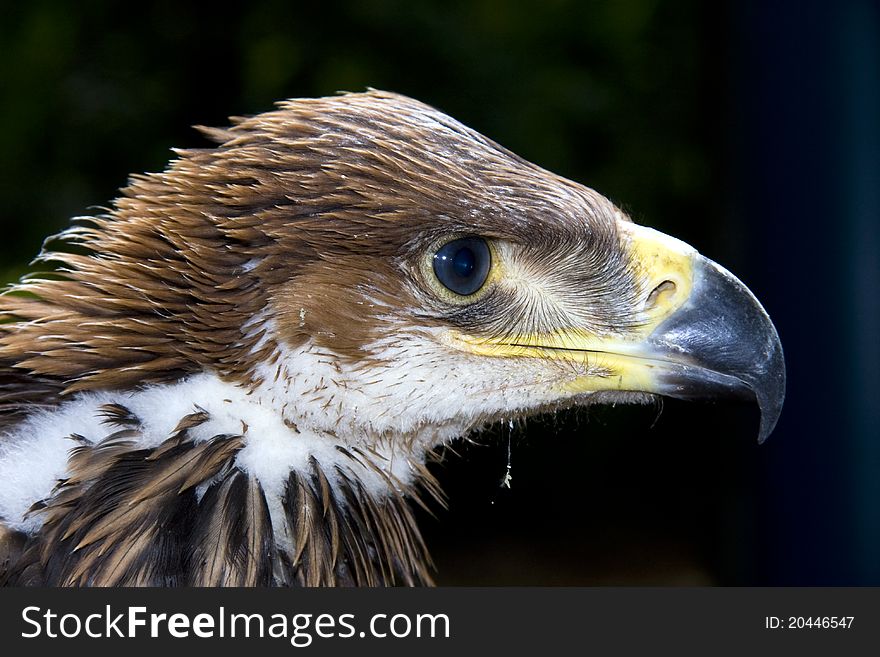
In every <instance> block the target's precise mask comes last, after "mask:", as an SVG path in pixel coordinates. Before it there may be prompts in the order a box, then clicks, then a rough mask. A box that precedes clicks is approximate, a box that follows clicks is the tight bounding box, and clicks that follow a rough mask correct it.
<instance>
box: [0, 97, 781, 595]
mask: <svg viewBox="0 0 880 657" xmlns="http://www.w3.org/2000/svg"><path fill="white" fill-rule="evenodd" d="M197 127H198V129H199V130H200V131H201V132H202V133H203V134H204V135H206V136H207V138H208V139H209V140H210V142H211V145H210V147H207V148H194V149H184V150H175V151H174V153H175V159H173V160H172V161H171V163H170V164H169V165H168V166H167V168H166V169H165V171H164V172H162V173H151V174H145V175H135V176H133V177H132V178H131V179H130V180H129V182H128V185H127V187H125V188H124V189H123V190H122V191H121V193H120V196H119V197H118V198H117V199H116V200H115V201H113V203H112V206H111V207H110V208H108V209H106V210H104V211H103V214H96V215H95V216H89V217H78V218H76V219H74V220H73V222H72V224H71V226H70V227H69V228H67V229H66V230H64V231H63V232H61V233H60V234H58V235H56V236H54V237H52V238H49V239H48V240H47V241H46V243H45V244H44V247H43V250H42V252H41V254H40V256H38V258H37V261H36V262H38V263H41V264H42V267H41V270H42V273H33V274H30V275H27V276H25V277H24V278H23V279H22V280H21V281H19V282H18V283H16V284H14V285H12V286H11V287H10V288H9V289H8V290H7V291H6V293H5V294H4V295H3V296H2V297H0V583H3V584H6V585H13V586H22V585H41V586H330V585H341V586H390V585H407V586H417V585H429V584H431V583H432V575H433V566H432V565H431V561H430V557H429V554H428V550H427V548H426V546H425V543H424V541H423V539H422V538H421V536H420V534H419V531H418V528H417V527H416V522H415V515H414V509H415V508H416V506H423V507H426V508H429V509H430V508H436V507H434V504H435V503H436V502H439V503H441V504H442V502H443V498H442V492H441V490H440V489H439V486H438V483H437V481H436V479H435V478H434V477H432V474H431V471H430V470H429V467H428V466H429V465H430V463H431V462H432V460H433V459H436V458H438V453H439V452H438V450H439V449H440V448H441V447H442V446H444V445H448V444H450V443H452V442H453V441H455V440H457V439H460V438H462V437H465V436H467V435H469V434H470V433H471V432H473V431H475V430H477V429H480V428H481V427H485V426H487V425H491V424H492V423H495V422H498V421H499V420H500V419H501V418H506V419H509V418H525V417H528V416H531V415H534V414H538V413H545V412H552V411H555V410H557V409H563V408H567V407H572V406H584V405H590V404H597V403H645V402H653V401H654V400H656V397H657V396H658V395H661V396H662V395H665V396H671V397H676V398H701V397H735V398H745V399H749V400H752V401H756V402H757V404H758V406H759V407H760V411H761V421H760V428H759V432H758V433H759V440H763V439H764V438H766V437H767V435H768V434H769V433H770V432H771V431H772V429H773V427H774V425H775V423H776V420H777V418H778V416H779V414H780V410H781V407H782V401H783V397H784V389H785V366H784V360H783V354H782V348H781V345H780V341H779V337H778V335H777V332H776V329H775V328H774V326H773V324H772V322H771V320H770V319H769V317H768V315H767V313H766V312H765V311H764V309H763V308H762V306H761V304H760V303H759V302H758V301H757V300H756V298H755V297H754V295H753V294H752V293H751V292H750V291H749V290H748V289H747V288H746V287H745V285H744V284H743V283H741V282H740V281H739V280H738V279H737V278H736V277H735V276H734V275H732V274H731V273H729V272H728V271H727V270H725V269H724V268H722V267H721V266H719V265H717V264H715V263H714V262H712V261H711V260H709V259H707V258H705V257H703V256H701V255H700V254H699V253H698V252H697V251H696V250H695V249H694V248H692V247H691V246H689V245H688V244H686V243H684V242H682V241H679V240H677V239H675V238H673V237H670V236H667V235H665V234H663V233H661V232H658V231H657V230H654V229H651V228H648V227H645V226H640V225H637V224H635V223H633V222H632V221H631V219H630V218H629V217H628V216H627V215H626V214H625V213H624V212H623V211H622V210H620V209H619V208H618V207H616V206H615V205H614V204H613V203H612V202H611V201H609V200H608V199H607V198H605V197H604V196H602V195H601V194H599V193H597V192H596V191H593V190H592V189H589V188H587V187H584V186H582V185H580V184H577V183H574V182H571V181H569V180H567V179H565V178H562V177H560V176H558V175H555V174H553V173H550V172H548V171H546V170H544V169H542V168H541V167H539V166H536V165H535V164H532V163H530V162H528V161H526V160H524V159H523V158H521V157H518V156H517V155H515V154H513V153H511V152H510V151H508V150H506V149H505V148H503V147H501V146H500V145H498V144H497V143H495V142H494V141H492V140H490V139H488V138H486V137H484V136H482V135H481V134H479V133H478V132H476V131H474V130H472V129H470V128H468V127H466V126H464V125H463V124H461V123H459V122H458V121H456V120H454V119H452V118H450V117H449V116H447V115H445V114H443V113H441V112H440V111H438V110H436V109H434V108H432V107H430V106H428V105H425V104H423V103H421V102H418V101H416V100H413V99H410V98H407V97H405V96H402V95H397V94H394V93H387V92H382V91H378V90H369V91H367V92H364V93H347V94H341V95H337V96H333V97H327V98H312V99H296V100H288V101H284V102H281V103H278V104H277V106H276V108H275V109H273V110H271V111H268V112H265V113H262V114H257V115H254V116H250V117H233V118H232V119H231V121H230V126H229V127H226V128H206V127H201V126H197Z"/></svg>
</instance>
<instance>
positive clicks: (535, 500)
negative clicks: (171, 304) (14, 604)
mask: <svg viewBox="0 0 880 657" xmlns="http://www.w3.org/2000/svg"><path fill="white" fill-rule="evenodd" d="M878 25H880V10H878V7H877V5H876V4H875V3H872V2H868V1H867V0H865V1H861V2H860V1H857V0H853V1H852V2H828V3H821V2H758V1H757V0H752V1H746V2H737V3H730V4H729V5H728V4H725V3H705V2H697V1H696V0H683V1H680V2H659V1H649V0H619V1H616V2H594V1H589V2H585V1H575V0H544V1H538V0H534V1H526V2H513V1H509V2H504V1H501V0H473V1H464V0H460V1H457V2H436V3H420V2H412V1H410V2H405V1H397V0H394V1H392V0H384V1H376V2H336V3H317V2H312V3H298V2H281V1H265V0H264V1H257V2H249V3H246V4H245V3H242V6H241V7H239V8H238V9H236V10H232V9H221V8H220V5H217V4H215V5H213V8H211V6H208V5H203V6H202V8H196V7H195V6H194V5H193V6H189V5H186V4H184V3H182V2H143V3H125V4H123V3H113V2H88V3H62V2H50V1H34V2H30V3H11V2H5V3H3V5H2V8H0V226H2V229H3V239H2V241H0V277H2V279H3V281H6V282H8V281H11V280H14V279H15V278H17V277H18V276H19V275H20V274H21V273H22V272H24V271H26V267H27V262H28V260H29V259H30V258H31V257H33V256H34V255H35V254H36V253H37V252H38V251H39V248H40V244H41V241H42V239H43V238H44V237H45V236H46V235H48V234H50V233H52V232H54V231H57V230H60V229H61V228H63V227H64V226H65V225H66V224H67V221H68V219H69V217H71V216H74V215H77V214H88V213H89V212H91V211H97V210H95V207H96V206H102V205H106V204H107V203H108V201H109V200H110V199H111V198H112V197H113V196H114V195H115V193H116V190H117V189H118V188H119V187H120V186H122V185H123V184H124V183H125V181H126V177H127V175H128V174H129V173H133V172H140V171H155V170H159V169H161V168H162V167H163V166H164V165H165V163H166V162H167V160H168V159H169V157H170V152H169V148H170V147H172V146H180V147H187V146H199V145H204V142H203V140H202V139H201V138H200V137H199V136H198V135H197V134H196V133H195V131H193V130H192V129H190V128H189V126H190V125H192V124H206V125H223V124H224V123H225V121H226V117H227V116H228V115H230V114H250V113H257V112H260V111H264V110H266V109H269V108H271V106H272V103H273V102H274V101H276V100H279V99H282V98H287V97H297V96H315V95H324V94H331V93H334V92H336V91H338V90H351V91H358V90H363V89H364V88H365V87H368V86H369V87H377V88H383V89H389V90H393V91H398V92H402V93H405V94H409V95H412V96H414V97H417V98H419V99H421V100H424V101H426V102H428V103H431V104H433V105H435V106H437V107H439V108H440V109H442V110H444V111H446V112H448V113H450V114H452V115H453V116H455V117H456V118H458V119H460V120H462V121H463V122H465V123H467V124H468V125H470V126H472V127H474V128H476V129H478V130H480V131H481V132H483V133H485V134H487V135H488V136H490V137H492V138H493V139H495V140H497V141H499V142H501V143H502V144H504V145H505V146H507V147H509V148H511V149H512V150H514V151H516V152H517V153H519V154H520V155H522V156H524V157H526V158H528V159H530V160H533V161H535V162H537V163H538V164H540V165H542V166H545V167H547V168H549V169H551V170H554V171H556V172H558V173H560V174H563V175H565V176H568V177H570V178H573V179H575V180H577V181H580V182H583V183H586V184H588V185H589V186H591V187H594V188H596V189H598V190H599V191H601V192H603V193H604V194H606V195H607V196H609V197H610V198H611V199H613V200H614V201H616V202H618V203H619V204H621V205H622V206H623V207H624V208H625V209H627V210H628V211H629V212H630V213H631V214H632V215H633V217H634V218H635V220H636V221H638V222H641V223H646V224H649V225H651V226H654V227H656V228H659V229H661V230H664V231H666V232H669V233H671V234H674V235H676V236H677V237H680V238H682V239H684V240H686V241H688V242H690V243H691V244H693V245H694V246H696V247H697V248H698V249H699V250H700V251H701V252H703V253H704V254H705V255H707V256H709V257H711V258H713V259H715V260H717V261H719V262H721V263H722V264H724V265H726V266H728V267H729V268H730V269H732V270H733V271H734V272H735V273H737V274H738V275H739V276H740V277H741V278H742V279H743V280H744V281H745V282H746V284H748V285H749V286H750V287H751V288H752V290H753V291H754V292H755V293H756V294H757V296H758V297H759V298H760V299H761V300H762V301H763V303H764V305H765V306H766V308H767V310H768V311H769V313H770V315H771V316H772V317H773V318H774V320H775V321H776V324H777V326H778V328H779V332H780V335H781V337H782V341H783V345H784V347H785V349H786V355H787V362H788V368H789V377H790V378H789V388H788V399H787V403H786V407H785V409H784V411H783V415H782V418H781V420H780V424H779V427H778V429H777V431H776V433H775V434H774V435H773V436H771V438H770V440H769V441H768V442H767V443H766V444H765V445H763V446H758V445H756V444H755V442H754V436H755V434H756V430H757V412H756V411H755V410H754V409H752V408H750V407H748V406H736V405H725V404H697V403H683V402H675V401H665V402H664V403H663V404H662V405H658V406H655V407H638V408H605V409H593V410H590V411H582V412H580V413H571V414H564V415H558V416H555V417H551V418H545V419H542V420H536V421H533V422H530V423H528V424H527V425H525V426H524V427H517V428H516V429H515V430H514V431H513V432H512V433H513V436H512V447H513V448H512V474H513V487H512V489H510V490H507V489H502V488H500V487H499V482H500V480H501V478H502V477H503V475H504V472H505V467H506V462H507V441H508V439H509V434H510V431H509V430H507V429H505V428H497V427H496V428H494V429H491V430H489V431H487V432H486V433H485V434H483V435H482V436H478V437H477V441H478V442H479V443H480V445H462V446H459V447H457V448H456V449H457V450H458V451H459V452H460V454H461V456H462V458H458V457H452V458H450V459H449V460H448V461H447V463H446V464H445V465H444V466H442V467H440V468H438V469H437V472H438V476H439V477H440V478H441V481H442V482H443V484H444V486H445V488H446V490H447V491H448V492H449V494H450V504H449V510H448V511H444V510H439V509H438V511H437V519H436V520H435V519H433V518H430V517H428V516H425V517H423V518H422V525H423V527H424V529H425V533H426V537H427V539H428V541H429V545H430V546H431V548H432V551H433V552H434V555H435V557H436V561H437V564H438V567H439V574H438V582H439V583H441V584H464V583H468V584H496V583H503V584H780V583H785V584H865V583H871V584H880V512H878V501H880V430H878V426H880V408H878V403H877V401H878V394H880V339H878V332H880V302H878V282H880V264H878V255H877V248H878V247H880V229H878V222H880V219H878V215H880V195H878V189H880V135H878V120H880V98H878V76H880V73H878V72H880V54H878V53H880V36H878V35H880V26H878ZM90 208H91V209H90Z"/></svg>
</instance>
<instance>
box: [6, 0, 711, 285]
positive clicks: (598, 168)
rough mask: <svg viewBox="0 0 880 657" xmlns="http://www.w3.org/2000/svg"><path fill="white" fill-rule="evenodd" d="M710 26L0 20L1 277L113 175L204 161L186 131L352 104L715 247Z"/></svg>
mask: <svg viewBox="0 0 880 657" xmlns="http://www.w3.org/2000/svg"><path fill="white" fill-rule="evenodd" d="M712 25H713V18H712V16H711V15H710V14H709V13H708V11H707V10H706V9H705V8H704V7H703V6H702V3H698V2H696V1H695V0H686V1H683V2H674V3H672V2H665V3H663V2H659V1H658V0H619V1H616V2H596V1H583V0H542V1H539V0H529V1H526V2H504V1H503V0H454V1H452V2H435V3H426V2H413V1H403V0H374V1H370V2H363V1H353V0H347V1H343V2H334V3H313V2H284V1H282V0H260V1H256V2H249V3H246V4H245V3H243V4H242V5H240V6H239V7H238V8H237V9H236V10H235V11H230V10H223V11H221V10H219V9H213V10H208V9H205V8H204V6H202V7H201V8H200V7H198V6H196V5H194V4H190V3H181V2H169V1H159V2H145V3H133V4H129V5H126V7H125V11H120V10H119V5H118V3H113V2H109V1H108V0H98V1H92V2H88V3H70V2H56V1H51V0H34V1H33V2H29V3H8V2H7V3H4V6H3V8H2V9H0V45H2V57H0V80H2V86H0V125H2V126H3V129H2V130H0V193H2V196H0V197H2V199H3V200H2V205H0V225H2V227H3V230H4V233H5V239H4V240H2V242H0V276H2V279H3V280H10V279H12V278H16V277H17V276H18V275H19V274H20V273H21V272H22V271H23V267H24V264H25V263H26V262H27V261H28V260H29V259H30V258H31V257H33V256H34V255H35V254H36V253H37V252H38V250H39V246H40V243H41V241H42V239H43V237H45V236H46V235H47V234H49V233H51V232H54V231H57V230H59V229H61V228H63V227H64V226H65V225H66V224H67V221H68V219H69V217H71V216H74V215H78V214H88V213H89V212H91V211H93V210H94V208H95V206H104V205H107V204H108V203H109V201H110V199H112V198H113V197H114V196H115V195H116V191H117V189H118V188H119V187H121V186H122V185H123V184H124V183H125V180H126V176H127V175H128V174H129V173H132V172H140V171H151V170H157V169H161V168H163V167H164V165H165V163H166V162H167V160H168V159H169V158H170V157H171V154H170V153H169V148H170V147H172V146H194V145H201V144H203V143H204V142H202V141H201V139H200V137H199V136H198V135H197V134H196V133H195V132H194V131H193V130H191V129H190V128H189V126H191V125H192V124H197V123H198V124H207V125H222V124H224V123H225V122H226V117H227V115H229V114H249V113H256V112H260V111H264V110H266V109H269V108H270V107H271V105H272V103H273V102H274V101H276V100H279V99H281V98H286V97H295V96H315V95H325V94H332V93H334V92H336V91H339V90H349V91H357V90H363V89H364V88H366V87H377V88H384V89H389V90H393V91H398V92H401V93H405V94H408V95H411V96H414V97H417V98H419V99H420V100H423V101H425V102H428V103H430V104H433V105H436V106H437V107H439V108H441V109H443V110H445V111H447V112H448V113H450V114H452V115H453V116H455V117H456V118H458V119H460V120H462V121H463V122H465V123H467V124H469V125H471V126H472V127H474V128H476V129H478V130H480V131H482V132H484V133H485V134H487V135H488V136H490V137H492V138H493V139H495V140H496V141H499V142H501V143H502V144H504V145H505V146H507V147H509V148H511V149H512V150H514V151H516V152H518V153H519V154H521V155H523V156H524V157H526V158H528V159H531V160H533V161H535V162H537V163H539V164H541V165H542V166H545V167H546V168H549V169H551V170H554V171H556V172H558V173H561V174H563V175H566V176H568V177H571V178H574V179H575V180H578V181H580V182H584V183H586V184H588V185H590V186H592V187H595V188H596V189H598V190H600V191H602V192H603V193H605V194H606V195H608V196H610V197H611V198H612V199H614V200H615V201H617V202H619V203H622V205H623V206H624V207H625V208H627V209H628V210H630V211H631V212H632V213H633V214H634V216H635V218H636V219H637V220H643V221H645V222H646V223H651V224H652V225H657V226H660V227H663V228H666V229H669V230H671V231H672V232H675V233H677V234H679V235H681V236H682V237H684V238H685V239H692V240H693V241H695V242H696V243H698V244H700V245H701V246H706V245H707V243H709V246H711V242H712V240H713V239H716V238H715V237H714V235H713V234H712V233H711V232H710V231H708V230H707V229H705V228H703V226H705V225H706V222H707V215H708V214H711V213H712V212H717V208H715V207H714V205H713V196H714V189H713V185H716V184H717V180H718V171H717V161H716V160H713V159H712V156H711V153H712V152H714V151H713V146H714V145H713V139H714V137H713V135H716V134H717V133H718V126H719V122H720V121H721V120H723V117H720V116H719V114H718V112H717V110H716V108H714V107H712V106H711V104H712V99H713V98H714V94H713V88H714V86H715V85H717V82H716V81H715V80H714V77H713V75H714V74H713V72H712V69H711V61H712V56H711V54H712V52H713V48H714V45H713V39H715V38H717V34H715V33H716V32H717V30H713V29H712ZM90 208H91V210H90ZM709 251H711V248H710V249H709Z"/></svg>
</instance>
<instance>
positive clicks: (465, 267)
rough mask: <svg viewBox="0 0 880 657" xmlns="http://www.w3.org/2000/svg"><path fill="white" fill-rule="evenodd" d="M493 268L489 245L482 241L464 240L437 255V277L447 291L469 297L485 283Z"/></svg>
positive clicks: (435, 263)
mask: <svg viewBox="0 0 880 657" xmlns="http://www.w3.org/2000/svg"><path fill="white" fill-rule="evenodd" d="M491 266H492V254H491V252H490V250H489V245H488V244H486V240H484V239H483V238H482V237H462V238H460V239H457V240H452V241H451V242H447V243H446V244H444V245H443V246H441V247H440V248H439V249H438V250H437V252H436V253H435V254H434V275H435V276H436V277H437V280H438V281H440V283H441V284H442V285H443V287H445V288H446V289H448V290H450V291H451V292H454V293H455V294H459V295H461V296H464V297H466V296H470V295H471V294H473V293H474V292H476V291H477V290H479V289H480V288H481V287H483V284H484V283H485V282H486V279H487V278H488V277H489V269H490V268H491Z"/></svg>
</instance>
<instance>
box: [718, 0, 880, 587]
mask: <svg viewBox="0 0 880 657" xmlns="http://www.w3.org/2000/svg"><path fill="white" fill-rule="evenodd" d="M849 4H852V3H849ZM846 6H848V3H847V2H841V3H834V2H799V1H788V2H786V1H776V2H760V1H747V2H742V3H733V4H732V5H731V12H732V19H733V20H732V21H731V24H732V38H731V53H730V54H731V60H730V61H731V81H732V85H731V90H732V98H731V102H732V103H733V108H734V112H733V118H732V124H731V126H730V129H731V144H732V158H733V166H732V171H734V172H735V173H734V176H733V181H732V186H731V189H730V193H731V200H732V204H733V207H734V210H735V213H736V216H737V217H739V218H740V219H741V220H742V221H743V222H744V224H745V234H746V235H747V236H748V239H747V240H746V246H745V248H746V249H747V252H746V253H744V254H742V261H743V263H744V269H743V272H744V274H743V278H744V280H745V281H746V282H747V283H748V284H749V285H750V286H751V287H752V289H753V290H754V291H755V293H756V294H757V296H758V297H759V298H760V299H761V300H762V301H763V302H764V304H765V306H766V308H767V310H768V312H769V313H770V315H771V317H772V318H773V319H774V321H775V323H776V325H777V328H778V330H779V333H780V337H781V339H782V343H783V346H784V349H785V354H786V363H787V367H788V390H787V396H786V403H785V408H784V409H783V414H782V417H781V418H780V422H779V425H778V429H777V431H776V432H775V434H774V435H773V436H771V437H770V439H769V440H768V442H767V443H766V445H765V446H764V448H763V449H761V450H760V452H759V456H758V458H759V459H760V460H761V463H760V467H759V468H758V470H757V472H758V477H759V481H758V482H756V485H757V486H758V488H759V491H760V494H759V496H758V505H757V508H756V509H755V516H754V517H755V518H756V524H757V527H756V536H757V540H756V544H755V547H754V549H755V555H754V568H755V570H754V572H753V573H752V577H751V579H752V580H753V583H759V584H794V585H799V584H819V585H828V584H856V583H863V582H865V578H864V575H865V571H864V566H863V565H860V562H859V560H858V559H857V558H856V555H857V554H858V551H857V548H856V545H855V536H856V532H855V531H854V528H855V527H856V526H858V524H859V523H860V522H861V521H862V515H864V514H863V512H862V511H860V509H859V504H861V502H860V499H859V498H860V496H861V495H862V492H861V491H860V490H859V487H858V486H853V485H852V479H853V478H854V477H862V476H865V473H864V471H863V467H862V465H860V464H856V463H855V461H856V460H857V457H858V456H859V455H860V454H861V452H860V446H861V442H860V441H861V438H860V436H859V435H858V432H857V430H855V429H854V428H853V427H852V426H851V423H850V421H849V419H848V418H849V414H850V413H852V409H853V405H854V404H856V405H859V404H862V403H863V402H857V401H854V397H853V394H854V391H853V386H854V385H856V381H855V380H854V370H853V366H852V363H851V362H848V360H847V358H848V356H849V355H850V349H849V348H848V342H847V341H849V340H851V339H852V338H853V336H854V334H853V328H852V319H851V317H850V309H851V301H850V297H851V292H852V290H851V285H852V280H851V277H850V276H849V275H848V270H849V263H850V261H851V259H852V258H853V244H852V240H851V235H852V232H853V231H852V227H853V226H854V222H855V221H856V219H855V216H854V215H853V214H852V211H851V209H850V210H848V209H847V206H848V204H847V203H845V202H844V201H845V198H844V197H845V195H846V194H847V193H849V191H848V190H845V189H844V187H843V185H842V182H843V181H842V176H841V172H842V171H844V170H847V169H849V167H850V166H851V165H852V163H851V158H852V157H853V153H851V152H848V150H847V149H846V148H842V145H843V143H844V142H842V136H843V134H844V133H848V132H849V131H850V130H851V129H852V126H849V125H846V123H847V121H848V120H849V117H848V115H847V112H846V111H845V108H847V107H849V105H848V103H849V100H850V99H849V98H848V94H851V93H854V92H853V91H852V89H851V86H852V85H851V84H849V83H848V82H847V81H846V79H845V78H846V76H847V75H849V73H850V72H848V71H846V70H844V67H845V63H844V58H842V57H841V49H840V45H841V43H843V42H845V41H846V40H847V39H848V38H849V36H850V35H848V34H847V32H846V30H847V21H845V20H844V14H845V12H846V11H848V9H847V8H846ZM846 65H847V66H860V65H861V64H859V63H858V62H855V63H853V62H849V63H848V64H846ZM853 100H855V99H853ZM875 283H876V282H875ZM875 339H876V338H875ZM874 393H875V394H876V390H875V391H874ZM858 394H861V393H858ZM875 476H876V475H875ZM874 504H876V502H875V503H874ZM872 583H875V584H876V583H878V582H877V581H876V579H875V580H874V581H873V582H872Z"/></svg>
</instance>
